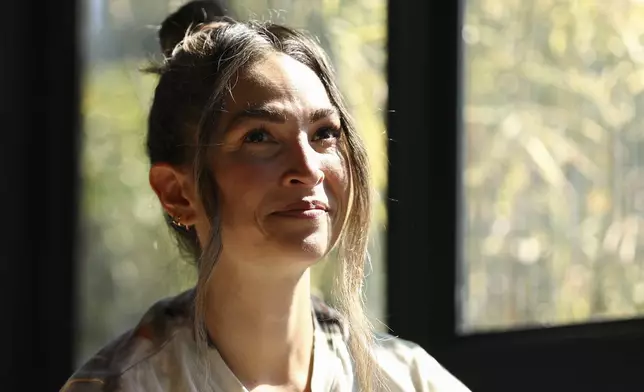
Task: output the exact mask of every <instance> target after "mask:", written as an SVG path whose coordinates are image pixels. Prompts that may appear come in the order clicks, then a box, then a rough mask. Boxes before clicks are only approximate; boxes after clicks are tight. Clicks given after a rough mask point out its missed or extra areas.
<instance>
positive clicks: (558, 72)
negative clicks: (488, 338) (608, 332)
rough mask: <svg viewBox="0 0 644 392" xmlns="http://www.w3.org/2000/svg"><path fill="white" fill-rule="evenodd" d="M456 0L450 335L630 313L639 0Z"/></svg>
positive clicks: (641, 184)
mask: <svg viewBox="0 0 644 392" xmlns="http://www.w3.org/2000/svg"><path fill="white" fill-rule="evenodd" d="M611 4H612V5H611V6H610V7H607V6H606V4H603V3H601V2H593V1H573V0H558V1H549V0H538V1H530V2H518V1H511V2H508V1H499V0H468V1H467V2H466V5H465V17H464V25H463V30H462V34H463V40H464V47H463V51H464V55H465V57H464V63H463V66H464V78H465V81H464V105H465V106H464V113H463V116H464V124H463V127H464V130H463V138H464V141H463V142H464V151H463V157H464V158H463V160H464V162H463V165H464V167H463V171H464V173H463V178H462V186H463V187H464V197H465V208H464V211H463V220H464V221H465V225H464V228H463V229H464V238H463V243H462V246H463V258H462V263H463V274H464V277H463V284H464V292H465V294H464V297H463V301H464V303H463V307H462V313H461V318H460V325H459V326H460V329H461V330H462V331H464V332H470V331H480V330H490V329H508V328H517V327H534V326H552V325H559V324H569V323H579V322H584V321H589V320H604V319H618V318H619V319H621V318H628V317H633V316H638V315H641V314H642V313H644V263H642V256H643V251H644V247H643V245H644V226H643V224H644V221H643V220H642V216H643V215H642V213H643V212H644V171H643V170H644V133H642V132H641V131H642V123H643V122H644V107H643V106H642V98H643V97H644V94H643V92H644V71H643V70H642V61H643V59H644V49H643V46H642V37H644V4H642V2H640V1H630V0H628V1H619V2H614V3H611Z"/></svg>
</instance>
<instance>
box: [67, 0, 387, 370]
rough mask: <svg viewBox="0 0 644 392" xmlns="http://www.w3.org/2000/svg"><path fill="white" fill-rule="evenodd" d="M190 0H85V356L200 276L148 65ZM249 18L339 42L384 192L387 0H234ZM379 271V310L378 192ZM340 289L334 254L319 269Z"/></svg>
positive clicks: (380, 307) (374, 308)
mask: <svg viewBox="0 0 644 392" xmlns="http://www.w3.org/2000/svg"><path fill="white" fill-rule="evenodd" d="M182 3H184V2H178V1H159V0H153V1H144V0H131V1H130V0H118V1H107V0H84V2H83V7H84V15H85V20H86V23H85V27H84V31H85V33H86V34H83V37H86V39H85V42H84V43H83V44H84V50H85V52H84V53H85V57H84V58H85V64H86V66H85V71H84V78H83V86H82V116H83V138H84V140H83V149H82V154H81V155H82V157H81V160H82V161H81V170H82V179H83V188H82V190H83V192H82V209H81V222H80V225H81V230H80V232H81V233H82V238H81V241H80V250H79V253H80V263H79V268H80V273H79V278H78V284H79V286H80V287H79V307H80V312H79V314H80V337H81V338H80V344H79V347H78V352H77V364H80V363H82V362H83V361H84V360H85V359H87V358H88V357H89V356H90V355H92V354H93V353H94V352H95V351H96V350H97V349H98V348H99V347H101V346H102V345H104V344H105V343H106V342H108V341H109V340H110V339H112V338H114V337H115V336H117V335H118V334H120V333H122V332H123V331H125V330H126V329H127V328H130V327H132V326H134V325H135V323H136V322H137V321H138V319H139V318H140V317H141V315H142V313H143V312H144V311H145V310H146V309H147V308H148V307H149V306H150V305H151V304H152V303H154V302H155V301H156V300H158V299H160V298H162V297H165V296H169V295H172V294H173V293H177V292H179V291H180V290H183V289H186V288H188V287H191V286H192V285H193V282H194V271H193V267H192V266H191V265H190V264H189V263H188V262H186V261H183V260H181V259H180V258H179V255H178V254H177V252H176V251H175V248H174V246H173V242H172V240H171V239H170V237H169V233H168V231H167V229H166V227H165V224H164V222H163V218H162V214H161V209H160V207H159V204H158V201H157V200H156V197H155V196H154V194H153V193H152V191H151V189H150V188H149V185H148V179H147V171H148V163H147V158H146V156H145V151H144V141H145V132H146V116H147V112H148V109H149V105H150V102H151V97H152V95H151V94H152V89H153V87H154V85H155V77H153V76H150V75H143V74H142V73H140V72H139V71H138V69H139V68H141V67H142V66H145V65H147V62H148V61H149V60H150V58H152V57H153V56H157V57H156V58H158V48H157V42H156V30H155V27H154V26H156V25H158V24H159V23H160V22H161V21H162V20H163V19H164V18H165V17H166V15H167V14H168V13H169V12H170V11H172V10H174V9H176V8H178V7H179V6H180V5H181V4H182ZM230 4H231V12H233V15H236V16H239V17H240V19H246V18H253V19H260V20H261V19H270V20H273V21H278V22H285V23H287V24H289V25H290V26H293V27H296V28H302V29H305V30H308V31H309V32H310V33H311V34H313V35H315V36H317V37H318V39H319V40H320V43H321V44H322V46H323V47H324V48H325V49H326V50H327V51H329V54H330V56H331V58H332V61H333V62H334V64H335V67H336V70H337V72H338V78H339V84H340V87H341V89H342V90H343V92H344V94H345V96H346V98H347V101H348V104H349V106H350V110H351V112H352V114H353V116H354V117H355V119H356V121H357V123H358V126H359V128H360V129H361V130H363V131H364V132H365V139H366V141H367V143H368V149H369V151H370V153H371V155H372V157H373V171H374V177H375V181H376V184H377V187H378V189H379V190H380V191H381V194H383V195H384V193H385V188H386V183H387V172H386V137H385V132H384V129H385V127H384V119H385V111H384V110H382V109H381V108H383V107H384V105H385V100H386V95H387V86H386V80H385V79H386V78H385V69H384V67H385V57H386V56H385V53H386V52H385V47H384V46H385V40H386V25H385V23H386V4H385V2H384V1H383V0H369V1H342V2H333V1H331V2H328V1H318V2H316V3H315V4H314V3H312V2H299V1H294V0H287V1H260V0H255V1H253V0H245V1H234V2H233V1H231V2H230ZM377 207H378V208H377V211H376V214H375V217H374V219H375V224H374V226H375V230H374V233H373V236H372V238H373V240H372V247H371V266H372V268H371V269H372V271H371V274H370V275H369V277H368V281H367V288H368V290H367V291H368V293H367V294H368V304H369V310H370V312H371V316H372V317H373V318H374V319H382V318H383V312H384V294H385V291H384V289H385V287H384V286H385V285H384V273H383V269H384V266H383V265H384V261H383V260H384V258H383V252H382V251H381V248H382V246H381V243H382V239H381V238H383V236H384V228H385V221H386V215H387V214H386V208H385V201H384V196H383V197H382V200H379V201H378V204H377ZM314 272H315V273H314V286H315V288H316V289H317V294H318V295H321V296H329V295H330V293H329V288H330V287H329V283H330V282H331V278H332V276H331V275H332V273H333V272H332V268H331V264H330V263H322V264H320V265H319V266H317V267H316V269H315V271H314Z"/></svg>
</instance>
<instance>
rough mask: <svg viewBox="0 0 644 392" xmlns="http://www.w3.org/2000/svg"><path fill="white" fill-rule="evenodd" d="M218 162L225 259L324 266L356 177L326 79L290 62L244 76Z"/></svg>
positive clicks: (229, 103) (230, 105) (224, 120)
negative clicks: (345, 154)
mask: <svg viewBox="0 0 644 392" xmlns="http://www.w3.org/2000/svg"><path fill="white" fill-rule="evenodd" d="M218 130H219V131H220V132H221V133H220V134H219V136H218V137H217V147H216V148H215V151H213V152H214V153H213V154H212V157H213V158H212V162H213V173H214V177H215V181H216V183H217V186H218V189H219V206H220V211H221V222H222V242H223V254H222V256H224V258H226V259H229V258H232V259H237V260H240V261H249V260H265V261H268V262H289V263H292V262H295V261H297V262H305V263H306V262H309V263H312V262H315V261H317V260H319V259H320V258H322V257H323V256H324V255H325V254H326V253H327V252H328V251H329V250H330V248H331V247H332V246H333V244H334V243H335V241H336V239H337V237H338V235H339V232H340V230H341V228H342V222H343V221H344V215H345V211H346V208H347V200H348V193H349V176H348V173H347V170H346V169H345V161H344V159H343V157H342V155H341V153H340V143H341V138H342V136H341V130H340V116H339V113H338V111H337V110H336V109H335V108H334V106H333V105H332V104H331V102H330V100H329V97H328V96H327V93H326V90H325V89H324V86H323V85H322V83H321V82H320V80H319V78H318V77H317V75H316V74H315V73H314V72H313V71H312V70H310V69H309V68H308V67H306V66H305V65H303V64H301V63H299V62H298V61H296V60H294V59H292V58H291V57H289V56H286V55H282V54H274V55H271V56H268V57H267V58H265V59H264V60H261V61H259V62H257V63H255V64H253V65H252V66H251V67H249V68H248V69H247V70H245V71H244V72H243V73H241V74H240V75H239V79H238V80H237V81H236V83H234V85H233V88H232V90H231V93H230V96H229V97H228V98H227V99H226V101H225V105H224V111H223V113H222V115H221V117H220V123H219V127H218Z"/></svg>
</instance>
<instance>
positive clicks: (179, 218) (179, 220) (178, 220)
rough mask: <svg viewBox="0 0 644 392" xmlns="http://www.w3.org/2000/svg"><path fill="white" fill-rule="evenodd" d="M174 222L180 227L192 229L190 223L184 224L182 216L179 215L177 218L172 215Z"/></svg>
mask: <svg viewBox="0 0 644 392" xmlns="http://www.w3.org/2000/svg"><path fill="white" fill-rule="evenodd" d="M172 224H173V225H175V226H177V227H179V228H183V229H186V230H190V227H188V225H184V224H182V223H181V216H177V217H176V218H175V217H172Z"/></svg>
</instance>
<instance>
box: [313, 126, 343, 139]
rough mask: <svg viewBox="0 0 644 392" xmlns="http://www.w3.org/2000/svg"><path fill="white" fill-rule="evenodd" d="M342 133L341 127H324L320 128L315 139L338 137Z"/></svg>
mask: <svg viewBox="0 0 644 392" xmlns="http://www.w3.org/2000/svg"><path fill="white" fill-rule="evenodd" d="M340 135H341V132H340V129H339V128H336V127H324V128H320V129H318V131H317V132H316V133H315V135H314V136H313V140H325V139H338V138H339V137H340Z"/></svg>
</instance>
